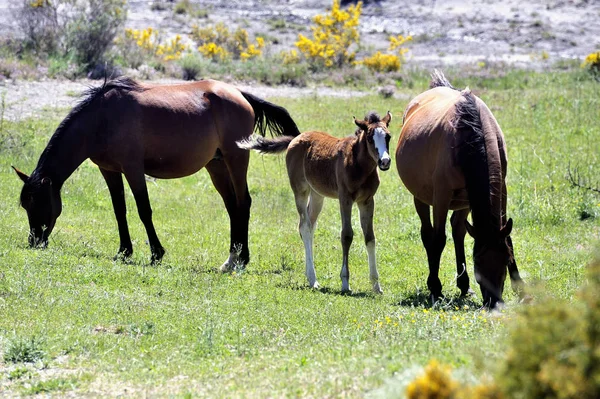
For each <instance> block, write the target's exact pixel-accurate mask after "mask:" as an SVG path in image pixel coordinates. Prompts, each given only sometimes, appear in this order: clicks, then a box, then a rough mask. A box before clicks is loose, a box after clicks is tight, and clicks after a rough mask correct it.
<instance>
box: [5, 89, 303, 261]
mask: <svg viewBox="0 0 600 399" xmlns="http://www.w3.org/2000/svg"><path fill="white" fill-rule="evenodd" d="M255 128H256V130H257V131H258V132H259V133H260V134H262V135H264V134H265V131H266V130H270V131H271V133H272V134H275V135H281V134H283V133H286V134H298V128H297V127H296V124H295V123H294V121H293V120H292V119H291V117H290V115H289V114H288V112H287V111H286V110H285V109H284V108H282V107H279V106H277V105H274V104H271V103H269V102H267V101H264V100H261V99H260V98H257V97H255V96H253V95H251V94H248V93H245V92H242V91H240V90H238V89H236V88H235V87H233V86H231V85H229V84H226V83H223V82H218V81H215V80H203V81H200V82H195V83H186V84H179V85H168V86H166V85H164V86H156V85H145V84H144V85H142V84H139V83H136V82H135V81H133V80H131V79H129V78H119V79H116V80H112V81H109V82H104V85H103V86H101V87H97V88H92V89H90V90H89V91H88V92H87V94H86V97H85V98H84V99H83V100H82V101H81V102H80V103H79V104H78V105H77V106H76V107H75V108H74V109H73V110H72V111H71V112H70V113H69V115H68V116H67V117H66V118H65V119H64V120H63V121H62V122H61V124H60V125H59V126H58V128H57V129H56V132H55V133H54V135H53V136H52V138H51V139H50V142H49V143H48V145H47V146H46V149H45V150H44V152H43V153H42V155H41V157H40V159H39V162H38V164H37V167H36V168H35V170H34V171H33V173H32V174H31V176H27V175H26V174H25V173H23V172H21V171H19V170H18V169H16V168H15V171H16V172H17V174H18V175H19V177H20V178H21V180H23V182H24V183H25V184H24V186H23V190H22V192H21V205H22V206H23V208H25V210H26V211H27V216H28V218H29V228H30V230H29V244H30V245H31V246H38V245H42V246H46V245H47V243H48V237H49V235H50V233H51V232H52V229H53V228H54V224H55V222H56V219H57V218H58V216H59V215H60V213H61V209H62V205H61V198H60V189H61V187H62V185H63V183H64V182H65V180H66V179H67V178H69V176H70V175H71V174H72V173H73V171H74V170H75V169H76V168H77V167H78V166H79V165H80V164H81V163H82V162H83V161H85V160H86V159H88V158H89V159H91V160H92V162H94V163H95V164H96V165H98V166H99V168H100V172H102V176H104V179H105V180H106V183H107V184H108V188H109V191H110V195H111V198H112V203H113V207H114V211H115V216H116V218H117V224H118V227H119V236H120V241H121V243H120V246H119V251H118V255H121V256H125V257H128V256H130V255H131V254H132V252H133V248H132V244H131V239H130V237H129V230H128V227H127V218H126V214H125V213H126V208H125V196H124V188H123V179H122V175H125V178H126V179H127V182H128V183H129V186H130V187H131V191H132V192H133V196H134V198H135V201H136V204H137V208H138V213H139V216H140V219H141V220H142V222H143V223H144V226H145V228H146V231H147V233H148V240H149V243H150V250H151V252H152V261H153V262H156V261H159V260H160V259H161V258H162V257H163V255H164V253H165V250H164V249H163V247H162V245H161V244H160V241H159V239H158V236H157V235H156V231H155V230H154V225H153V223H152V209H151V208H150V201H149V199H148V191H147V189H146V180H145V176H144V175H145V174H146V175H150V176H154V177H157V178H161V179H173V178H178V177H184V176H188V175H191V174H193V173H196V172H197V171H198V170H200V169H202V168H203V167H206V169H207V170H208V173H209V175H210V178H211V180H212V182H213V184H214V186H215V188H216V189H217V191H218V192H219V194H220V195H221V197H222V198H223V201H224V202H225V207H226V208H227V212H228V214H229V219H230V229H231V240H230V248H229V253H230V255H229V258H228V259H227V260H226V261H225V263H224V264H223V265H222V267H221V268H222V269H223V270H227V269H231V268H232V267H233V266H234V263H243V264H246V263H247V262H248V261H249V258H250V254H249V251H248V220H249V217H250V204H251V199H250V194H249V193H248V186H247V184H246V172H247V169H248V161H249V153H248V152H247V151H244V150H242V149H240V148H238V146H237V145H236V142H237V141H239V140H242V139H243V138H246V137H248V136H250V135H251V134H252V131H253V130H254V129H255Z"/></svg>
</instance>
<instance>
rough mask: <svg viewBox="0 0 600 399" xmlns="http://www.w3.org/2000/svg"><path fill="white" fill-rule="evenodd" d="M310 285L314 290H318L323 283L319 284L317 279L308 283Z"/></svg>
mask: <svg viewBox="0 0 600 399" xmlns="http://www.w3.org/2000/svg"><path fill="white" fill-rule="evenodd" d="M308 285H309V287H310V288H312V289H313V290H318V289H320V288H321V285H320V284H319V282H318V281H315V282H314V283H312V284H311V283H308Z"/></svg>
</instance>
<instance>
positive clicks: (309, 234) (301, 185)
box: [290, 179, 322, 288]
mask: <svg viewBox="0 0 600 399" xmlns="http://www.w3.org/2000/svg"><path fill="white" fill-rule="evenodd" d="M290 180H291V179H290ZM291 185H292V190H293V191H294V199H295V202H296V210H297V211H298V215H299V216H300V222H299V223H298V231H299V233H300V238H302V242H303V243H304V259H305V262H306V278H307V279H308V285H309V286H310V287H311V288H320V286H319V283H318V282H317V273H316V271H315V262H314V256H313V238H314V226H313V223H312V222H311V217H310V215H309V210H308V209H309V206H308V204H307V203H308V197H309V193H310V187H309V186H308V184H306V183H305V182H293V181H292V184H291ZM321 202H322V199H321ZM315 205H318V201H317V203H316V204H315ZM317 208H318V207H316V208H315V211H316V210H317ZM317 216H318V212H316V213H315V214H314V215H313V217H314V220H315V222H316V219H317Z"/></svg>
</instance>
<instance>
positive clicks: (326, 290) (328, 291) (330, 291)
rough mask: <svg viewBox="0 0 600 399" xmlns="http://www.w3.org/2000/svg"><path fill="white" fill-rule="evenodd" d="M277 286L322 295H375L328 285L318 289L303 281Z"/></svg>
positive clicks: (368, 296) (354, 296)
mask: <svg viewBox="0 0 600 399" xmlns="http://www.w3.org/2000/svg"><path fill="white" fill-rule="evenodd" d="M276 287H277V288H282V289H287V290H292V291H308V292H314V293H315V294H323V295H335V296H345V297H349V298H370V297H375V294H373V293H371V292H357V291H351V292H342V291H340V289H338V288H330V287H320V288H319V289H314V288H311V287H309V286H308V285H307V284H303V283H280V284H276Z"/></svg>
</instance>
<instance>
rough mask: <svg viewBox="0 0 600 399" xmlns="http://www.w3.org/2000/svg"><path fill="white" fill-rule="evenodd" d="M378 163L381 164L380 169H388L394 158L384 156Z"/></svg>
mask: <svg viewBox="0 0 600 399" xmlns="http://www.w3.org/2000/svg"><path fill="white" fill-rule="evenodd" d="M377 164H378V166H379V169H381V170H384V171H385V170H388V169H389V168H390V166H391V165H392V159H391V158H383V159H380V160H379V161H377Z"/></svg>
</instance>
